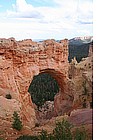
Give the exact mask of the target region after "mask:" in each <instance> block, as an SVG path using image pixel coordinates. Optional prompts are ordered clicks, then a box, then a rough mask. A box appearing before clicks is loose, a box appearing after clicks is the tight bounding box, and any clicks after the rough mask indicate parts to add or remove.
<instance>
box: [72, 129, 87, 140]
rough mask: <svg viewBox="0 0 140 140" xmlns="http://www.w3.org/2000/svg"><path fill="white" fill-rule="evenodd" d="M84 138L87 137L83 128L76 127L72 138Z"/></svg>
mask: <svg viewBox="0 0 140 140" xmlns="http://www.w3.org/2000/svg"><path fill="white" fill-rule="evenodd" d="M86 138H87V135H86V131H85V129H84V128H83V130H79V129H78V128H77V129H76V132H75V135H74V140H86Z"/></svg>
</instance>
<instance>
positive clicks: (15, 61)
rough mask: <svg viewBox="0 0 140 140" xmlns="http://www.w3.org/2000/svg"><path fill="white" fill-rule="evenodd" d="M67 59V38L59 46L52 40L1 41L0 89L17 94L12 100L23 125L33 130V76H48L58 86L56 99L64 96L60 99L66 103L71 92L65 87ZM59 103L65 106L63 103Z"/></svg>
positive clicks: (66, 81) (34, 118) (11, 39)
mask: <svg viewBox="0 0 140 140" xmlns="http://www.w3.org/2000/svg"><path fill="white" fill-rule="evenodd" d="M67 59H68V40H67V39H65V40H62V41H60V42H59V43H58V42H55V41H54V40H45V41H43V42H41V43H37V42H33V41H32V40H30V39H27V40H23V41H16V40H15V39H14V38H10V39H4V38H2V39H0V88H1V89H8V90H9V91H11V92H10V93H11V94H12V93H14V94H16V96H14V98H15V99H16V100H17V101H19V103H20V104H21V109H20V116H21V118H22V121H23V123H24V125H27V126H30V127H33V126H34V124H35V121H36V116H35V111H34V107H33V104H32V101H31V96H30V94H29V93H28V88H29V85H30V83H31V81H32V79H33V76H34V75H38V74H39V73H43V72H46V73H49V74H51V75H52V77H54V78H55V79H56V80H57V82H58V84H59V86H60V89H61V92H60V93H59V96H60V97H61V98H62V97H63V100H69V96H68V94H71V93H70V92H69V91H68V85H67V83H68V80H69V79H68V65H69V64H68V61H67ZM62 94H63V95H65V96H63V95H62ZM1 95H4V94H3V93H1ZM62 104H63V105H64V106H67V105H66V104H67V102H66V101H65V103H64V102H63V103H62ZM56 105H57V104H56ZM60 105H61V102H60ZM71 106H72V105H70V106H69V107H71ZM55 110H56V115H58V114H57V112H63V111H61V110H63V109H62V108H59V110H57V109H55Z"/></svg>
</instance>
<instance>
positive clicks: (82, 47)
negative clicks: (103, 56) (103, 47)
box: [68, 37, 93, 62]
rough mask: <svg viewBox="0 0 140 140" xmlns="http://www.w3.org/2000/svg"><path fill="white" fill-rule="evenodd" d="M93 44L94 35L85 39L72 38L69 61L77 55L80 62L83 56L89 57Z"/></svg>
mask: <svg viewBox="0 0 140 140" xmlns="http://www.w3.org/2000/svg"><path fill="white" fill-rule="evenodd" d="M91 44H93V41H92V37H89V38H88V39H83V40H82V39H81V38H79V39H76V38H73V39H70V40H69V56H68V61H69V62H71V60H72V59H73V58H74V57H76V60H77V62H80V61H81V60H82V58H85V57H87V56H88V53H89V46H90V45H91Z"/></svg>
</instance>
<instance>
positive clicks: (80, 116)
mask: <svg viewBox="0 0 140 140" xmlns="http://www.w3.org/2000/svg"><path fill="white" fill-rule="evenodd" d="M68 120H69V121H70V122H71V123H72V124H73V125H75V126H80V125H85V124H86V125H87V124H92V123H93V110H92V109H78V110H74V111H72V112H71V115H70V117H69V118H68Z"/></svg>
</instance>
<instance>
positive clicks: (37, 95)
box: [28, 72, 60, 121]
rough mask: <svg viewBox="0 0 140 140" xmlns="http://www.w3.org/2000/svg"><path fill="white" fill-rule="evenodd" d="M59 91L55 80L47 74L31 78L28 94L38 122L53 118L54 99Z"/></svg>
mask: <svg viewBox="0 0 140 140" xmlns="http://www.w3.org/2000/svg"><path fill="white" fill-rule="evenodd" d="M59 89H60V88H59V85H58V82H57V80H56V79H55V78H53V76H52V75H51V74H49V73H46V72H43V73H39V74H38V75H36V76H34V77H33V80H32V82H31V84H30V86H29V89H28V92H29V93H30V95H31V99H32V102H33V103H34V108H35V113H36V118H37V120H38V121H41V120H44V119H45V120H47V119H50V118H51V117H53V115H54V97H55V95H56V94H57V93H59Z"/></svg>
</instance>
